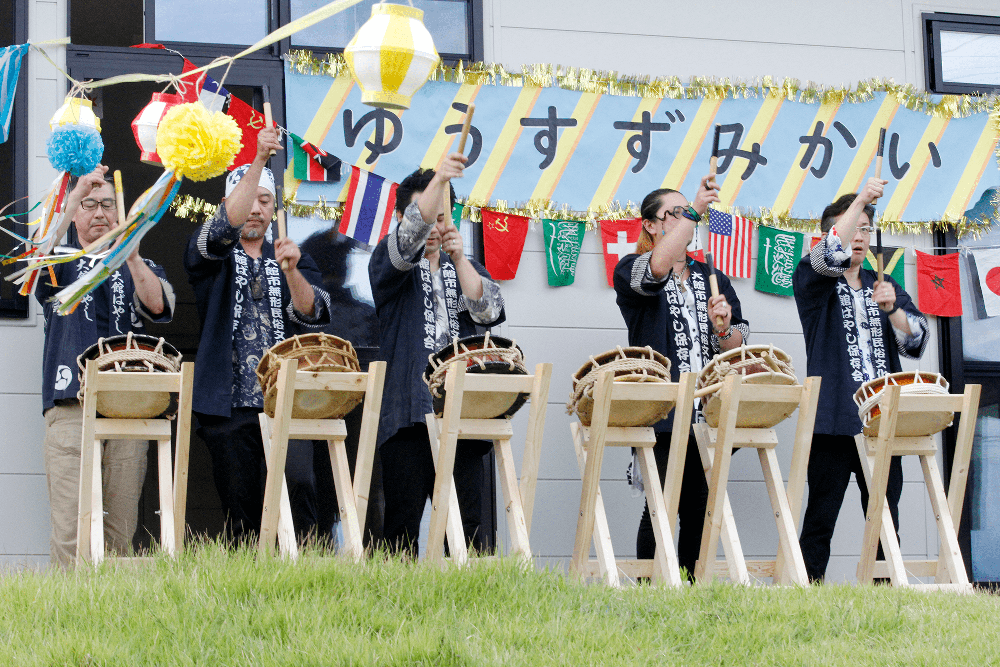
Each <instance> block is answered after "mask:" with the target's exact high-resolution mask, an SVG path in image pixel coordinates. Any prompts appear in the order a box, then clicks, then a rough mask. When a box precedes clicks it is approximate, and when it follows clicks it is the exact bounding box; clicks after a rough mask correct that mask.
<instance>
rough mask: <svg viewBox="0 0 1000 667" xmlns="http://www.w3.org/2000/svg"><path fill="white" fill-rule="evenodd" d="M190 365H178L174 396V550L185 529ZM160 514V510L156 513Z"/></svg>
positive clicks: (181, 542)
mask: <svg viewBox="0 0 1000 667" xmlns="http://www.w3.org/2000/svg"><path fill="white" fill-rule="evenodd" d="M193 391H194V364H193V363H191V362H190V361H189V362H185V363H183V364H181V386H180V392H179V393H178V396H177V449H176V452H175V454H174V483H173V488H174V548H175V549H176V550H177V551H182V550H183V549H184V535H185V532H186V529H187V492H188V462H189V460H190V455H191V399H192V395H193ZM160 511H161V513H162V511H163V510H162V507H161V509H160Z"/></svg>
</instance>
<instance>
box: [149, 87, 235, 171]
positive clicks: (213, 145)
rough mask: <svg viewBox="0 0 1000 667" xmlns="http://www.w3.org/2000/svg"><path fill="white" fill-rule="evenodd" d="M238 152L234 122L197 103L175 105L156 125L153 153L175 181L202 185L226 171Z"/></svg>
mask: <svg viewBox="0 0 1000 667" xmlns="http://www.w3.org/2000/svg"><path fill="white" fill-rule="evenodd" d="M239 149H240V128H239V127H238V126H237V125H236V121H234V120H233V119H232V118H230V117H229V116H227V115H226V114H224V113H222V112H221V111H216V112H215V113H210V112H209V111H208V109H206V108H205V106H204V105H203V104H201V103H200V102H188V103H185V104H178V105H177V106H175V107H172V108H171V109H169V110H168V111H167V113H166V115H164V117H163V120H162V121H160V125H159V129H158V131H157V135H156V152H157V153H159V155H160V159H161V160H162V161H163V166H164V167H165V168H166V169H167V170H168V171H172V172H174V173H175V174H176V175H177V177H178V178H190V179H191V180H192V181H206V180H208V179H210V178H214V177H216V176H218V175H220V174H222V173H223V172H225V171H226V167H228V166H229V165H231V164H232V163H233V158H234V157H235V155H236V153H237V151H239Z"/></svg>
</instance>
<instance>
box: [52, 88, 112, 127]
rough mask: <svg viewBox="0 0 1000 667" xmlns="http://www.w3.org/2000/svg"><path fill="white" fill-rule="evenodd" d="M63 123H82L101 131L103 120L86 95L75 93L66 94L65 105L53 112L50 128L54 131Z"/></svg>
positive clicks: (82, 125)
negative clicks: (79, 95) (76, 94)
mask: <svg viewBox="0 0 1000 667" xmlns="http://www.w3.org/2000/svg"><path fill="white" fill-rule="evenodd" d="M63 125H80V126H81V127H89V128H91V129H93V130H95V131H97V132H100V131H101V120H100V119H99V118H98V117H97V116H96V115H95V114H94V103H93V102H91V101H90V100H88V99H87V98H85V97H75V96H73V95H67V96H66V100H65V101H64V102H63V105H62V106H61V107H59V108H58V109H57V110H56V112H55V113H54V114H52V119H51V120H49V129H50V130H53V131H54V130H55V129H56V128H57V127H61V126H63Z"/></svg>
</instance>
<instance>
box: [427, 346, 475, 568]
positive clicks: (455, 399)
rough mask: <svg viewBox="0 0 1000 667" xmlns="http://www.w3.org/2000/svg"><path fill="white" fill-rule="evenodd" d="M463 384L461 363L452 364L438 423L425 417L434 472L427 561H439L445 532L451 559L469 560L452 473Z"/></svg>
mask: <svg viewBox="0 0 1000 667" xmlns="http://www.w3.org/2000/svg"><path fill="white" fill-rule="evenodd" d="M464 388H465V367H464V366H459V365H458V364H453V365H452V369H451V370H449V371H448V374H447V376H446V378H445V393H446V399H445V407H444V413H443V416H442V418H441V421H440V423H439V422H438V420H437V419H436V418H434V416H433V415H429V416H428V417H427V428H428V440H429V441H430V445H431V455H432V456H433V458H434V470H435V474H434V493H433V495H432V496H431V521H430V528H429V530H428V531H427V555H426V557H427V560H428V561H430V562H432V563H438V564H442V565H443V564H444V537H445V533H447V535H448V551H449V552H450V553H451V559H452V561H453V562H454V563H456V564H458V565H464V564H466V563H467V562H468V561H469V549H468V547H467V546H466V544H465V529H464V528H463V526H462V515H461V512H460V510H459V506H458V494H457V493H456V492H455V479H454V476H453V475H454V472H453V471H454V470H455V451H456V448H457V446H458V427H459V422H460V420H461V415H462V397H463V394H464ZM446 499H447V500H446Z"/></svg>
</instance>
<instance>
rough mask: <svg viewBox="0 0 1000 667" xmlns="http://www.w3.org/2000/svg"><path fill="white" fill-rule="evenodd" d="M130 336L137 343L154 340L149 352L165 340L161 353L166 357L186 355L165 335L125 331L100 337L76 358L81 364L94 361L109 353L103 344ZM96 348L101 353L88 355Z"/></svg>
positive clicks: (172, 357) (175, 357)
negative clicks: (102, 346)
mask: <svg viewBox="0 0 1000 667" xmlns="http://www.w3.org/2000/svg"><path fill="white" fill-rule="evenodd" d="M129 336H131V337H132V340H133V341H135V342H137V343H143V342H147V341H153V344H152V345H151V346H150V347H149V349H148V350H147V351H149V352H152V351H153V350H155V349H156V347H157V345H159V344H160V341H163V346H162V347H161V348H160V349H161V350H163V351H162V353H161V354H163V356H164V357H167V358H169V359H180V358H181V357H183V356H184V355H182V354H181V352H180V350H178V349H177V348H176V347H174V346H173V345H171V344H170V343H169V342H168V341H167V339H166V338H164V337H163V336H152V335H150V334H141V333H133V332H129V333H124V334H117V335H115V336H102V337H100V338H98V339H97V342H96V343H94V344H93V345H89V346H88V347H87V349H85V350H84V351H83V352H81V353H80V354H79V355H77V358H76V359H77V363H78V364H79V363H80V360H81V359H82V360H83V361H92V360H95V359H99V358H100V356H101V354H107V352H104V351H103V350H102V349H101V345H106V344H108V343H110V342H117V341H119V340H125V341H128V338H129ZM95 349H96V350H97V351H98V352H100V353H101V354H98V355H97V356H94V357H91V356H87V355H88V354H90V352H91V350H95ZM120 349H127V348H124V347H123V348H120ZM138 349H144V348H138ZM112 351H113V352H118V351H119V350H112ZM84 365H86V364H84Z"/></svg>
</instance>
